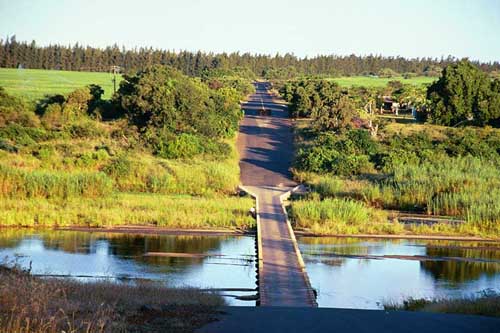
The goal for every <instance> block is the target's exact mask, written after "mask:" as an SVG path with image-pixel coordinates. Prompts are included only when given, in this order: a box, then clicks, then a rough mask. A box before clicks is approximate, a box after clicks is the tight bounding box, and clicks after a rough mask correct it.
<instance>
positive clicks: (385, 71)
mask: <svg viewBox="0 0 500 333" xmlns="http://www.w3.org/2000/svg"><path fill="white" fill-rule="evenodd" d="M398 75H399V74H398V73H397V72H396V71H394V70H393V69H391V68H382V69H381V70H380V71H379V72H378V76H380V77H384V78H392V77H394V76H398Z"/></svg>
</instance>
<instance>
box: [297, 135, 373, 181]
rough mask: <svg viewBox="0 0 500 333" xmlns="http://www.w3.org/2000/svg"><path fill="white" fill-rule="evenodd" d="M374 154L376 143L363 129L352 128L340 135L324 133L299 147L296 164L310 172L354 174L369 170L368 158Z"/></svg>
mask: <svg viewBox="0 0 500 333" xmlns="http://www.w3.org/2000/svg"><path fill="white" fill-rule="evenodd" d="M361 132H365V133H361ZM377 153H378V146H377V144H376V143H375V142H374V141H373V140H372V139H371V138H370V136H369V134H368V133H367V132H366V131H363V130H352V131H349V132H347V133H346V134H345V135H342V136H336V135H334V134H331V133H324V134H321V135H320V136H318V138H317V139H316V140H314V142H312V144H311V145H309V146H307V147H303V148H301V149H299V151H298V153H297V158H296V162H295V166H296V167H297V168H298V169H299V170H303V171H309V172H319V173H332V174H336V175H345V176H347V175H355V174H361V173H366V172H371V171H372V170H373V164H372V162H371V161H370V159H371V156H373V155H375V154H377Z"/></svg>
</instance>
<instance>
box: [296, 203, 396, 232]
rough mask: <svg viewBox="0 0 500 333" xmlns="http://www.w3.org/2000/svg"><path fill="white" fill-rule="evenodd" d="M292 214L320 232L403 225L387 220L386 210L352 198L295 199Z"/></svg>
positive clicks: (388, 229)
mask: <svg viewBox="0 0 500 333" xmlns="http://www.w3.org/2000/svg"><path fill="white" fill-rule="evenodd" d="M290 215H291V218H292V220H293V221H294V223H295V226H296V227H299V228H306V229H310V230H311V231H312V232H314V233H319V234H328V233H331V234H341V233H345V234H356V233H376V232H389V233H392V232H397V231H401V229H402V226H400V225H399V224H397V223H391V222H388V221H387V215H386V214H385V212H383V211H380V210H376V209H373V208H370V207H367V206H366V205H365V204H363V203H362V202H357V201H354V200H351V199H338V198H328V199H325V200H322V201H320V200H299V201H294V202H292V204H291V209H290Z"/></svg>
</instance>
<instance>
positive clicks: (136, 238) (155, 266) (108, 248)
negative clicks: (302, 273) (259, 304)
mask: <svg viewBox="0 0 500 333" xmlns="http://www.w3.org/2000/svg"><path fill="white" fill-rule="evenodd" d="M254 245H255V240H254V239H253V237H243V236H170V235H156V236H154V235H148V236H142V235H134V234H105V233H86V232H72V231H50V232H43V231H42V232H34V231H28V230H14V229H5V230H2V234H1V235H0V257H1V258H4V257H5V256H9V257H10V258H13V257H14V255H21V256H23V257H22V258H20V259H19V260H20V263H21V264H23V265H25V266H28V265H29V263H30V261H31V262H32V268H33V269H32V272H33V273H34V274H54V275H73V276H77V275H78V276H107V277H112V278H124V277H128V278H144V279H152V280H160V281H164V282H165V283H166V284H167V285H169V286H189V287H201V288H238V289H243V288H244V289H255V287H256V285H255V251H254ZM147 252H169V253H192V254H212V255H221V256H208V257H205V258H200V257H198V258H185V257H184V258H179V257H154V256H153V257H145V256H143V255H144V254H145V253H147ZM228 270H230V272H231V274H227V272H228ZM231 294H234V293H231ZM248 294H249V293H246V295H248ZM250 294H252V293H250ZM253 294H255V292H254V293H253ZM228 301H229V302H230V303H231V304H239V305H255V302H238V301H235V300H232V299H228Z"/></svg>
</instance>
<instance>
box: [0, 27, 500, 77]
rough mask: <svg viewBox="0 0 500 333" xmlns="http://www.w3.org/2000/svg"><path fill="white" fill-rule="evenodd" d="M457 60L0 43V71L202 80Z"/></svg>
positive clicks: (349, 72)
mask: <svg viewBox="0 0 500 333" xmlns="http://www.w3.org/2000/svg"><path fill="white" fill-rule="evenodd" d="M458 60H459V59H457V58H455V57H452V56H448V57H446V58H444V57H443V58H431V57H426V58H412V59H407V58H404V57H400V56H397V57H387V56H381V55H368V56H357V55H354V54H352V55H346V56H339V55H318V56H315V57H312V58H308V57H305V58H300V57H297V56H295V55H293V54H290V53H287V54H284V55H280V54H276V55H274V56H273V55H266V54H251V53H239V52H233V53H212V52H201V51H198V52H190V51H179V52H175V51H171V50H162V49H154V48H152V47H141V48H133V49H126V48H124V47H121V48H120V47H119V46H118V45H116V44H115V45H113V46H108V47H106V48H95V47H91V46H82V45H80V44H78V43H76V44H75V45H72V46H71V45H68V46H64V45H59V44H51V45H48V46H40V45H37V44H36V42H35V41H32V42H31V43H28V42H26V41H17V39H16V37H15V36H11V37H7V38H6V39H0V67H4V68H33V69H51V70H70V71H90V72H107V71H110V69H111V68H112V66H120V67H121V71H122V72H124V73H135V72H136V71H138V70H141V69H144V68H147V67H150V66H152V65H157V64H161V65H168V66H171V67H173V68H176V69H178V70H180V71H182V72H183V73H184V74H186V75H189V76H202V75H203V73H204V72H205V71H207V70H214V69H222V70H228V69H234V68H237V67H244V68H248V69H250V70H251V71H252V72H253V73H254V74H255V75H257V76H262V77H265V78H269V79H273V78H274V79H276V78H281V79H287V78H294V77H296V76H300V75H318V76H353V75H385V73H387V72H389V73H393V74H402V75H403V74H405V75H426V76H439V74H440V72H441V70H442V69H443V68H444V67H446V66H447V65H449V64H452V63H455V62H457V61H458ZM472 63H473V64H474V65H475V66H477V67H478V68H480V69H481V70H482V71H484V72H488V73H491V72H495V73H498V72H499V71H500V62H498V61H495V62H479V61H473V62H472Z"/></svg>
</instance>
